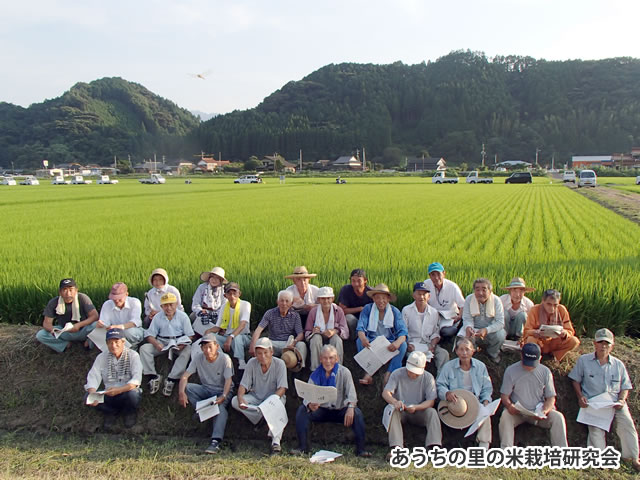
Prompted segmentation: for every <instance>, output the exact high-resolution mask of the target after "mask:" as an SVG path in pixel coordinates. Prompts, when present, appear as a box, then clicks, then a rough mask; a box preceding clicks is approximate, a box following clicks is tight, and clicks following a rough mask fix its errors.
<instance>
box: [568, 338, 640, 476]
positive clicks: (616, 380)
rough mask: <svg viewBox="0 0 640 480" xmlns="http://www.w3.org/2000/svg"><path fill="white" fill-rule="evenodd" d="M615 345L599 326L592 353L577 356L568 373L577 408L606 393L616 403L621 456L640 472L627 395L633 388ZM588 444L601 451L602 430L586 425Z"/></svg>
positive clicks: (604, 441) (586, 405)
mask: <svg viewBox="0 0 640 480" xmlns="http://www.w3.org/2000/svg"><path fill="white" fill-rule="evenodd" d="M613 345H614V337H613V333H612V332H611V331H610V330H608V329H606V328H601V329H600V330H598V331H597V332H596V335H595V341H594V347H595V353H587V354H585V355H582V356H580V358H578V361H577V362H576V365H575V366H574V367H573V370H571V373H569V378H570V379H571V380H572V383H573V388H574V390H575V392H576V396H577V397H578V405H580V408H587V407H589V406H590V403H592V402H593V401H594V397H597V396H600V395H603V394H606V396H607V397H609V400H612V401H613V402H616V403H615V404H614V405H613V406H612V407H605V408H613V409H614V411H615V413H614V421H615V422H616V433H617V434H618V438H619V439H620V446H621V448H622V452H621V453H622V458H624V459H628V460H630V461H631V463H632V465H633V468H635V469H636V470H638V471H640V462H639V461H638V433H637V431H636V427H635V425H634V423H633V418H631V413H630V412H629V406H628V405H627V397H628V396H629V392H630V391H631V389H632V388H633V386H632V385H631V380H630V379H629V374H628V373H627V368H626V367H625V365H624V363H622V361H620V360H619V359H618V358H616V357H614V356H613V355H611V351H612V349H613ZM587 446H589V447H596V448H599V449H601V450H603V449H604V448H605V447H606V438H605V430H603V429H602V428H598V427H596V426H593V425H589V436H588V437H587Z"/></svg>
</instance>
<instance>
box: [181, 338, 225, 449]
mask: <svg viewBox="0 0 640 480" xmlns="http://www.w3.org/2000/svg"><path fill="white" fill-rule="evenodd" d="M200 348H201V350H202V353H200V354H198V355H195V356H194V357H193V359H192V360H191V363H190V364H189V368H187V370H186V371H185V372H184V373H183V374H182V377H180V384H179V385H178V403H180V405H182V406H183V407H186V406H187V404H188V403H190V404H191V405H193V408H196V404H197V403H198V402H199V401H200V400H206V399H207V398H211V397H213V396H215V397H216V403H217V404H218V408H219V409H220V413H218V415H216V416H214V417H213V431H212V432H211V443H210V444H209V446H208V447H207V449H206V450H205V453H210V454H215V453H218V452H219V451H220V443H221V442H222V439H223V438H224V430H225V428H226V426H227V417H228V415H229V413H228V412H227V407H228V406H229V402H231V390H232V388H233V382H232V378H233V363H232V362H231V358H229V355H227V354H225V353H222V352H220V347H219V346H218V342H217V340H216V336H215V335H214V334H213V333H208V334H207V335H205V336H204V337H202V340H201V342H200ZM194 373H197V374H198V378H199V379H200V384H201V385H198V384H197V383H187V382H188V381H189V377H190V376H191V375H192V374H194Z"/></svg>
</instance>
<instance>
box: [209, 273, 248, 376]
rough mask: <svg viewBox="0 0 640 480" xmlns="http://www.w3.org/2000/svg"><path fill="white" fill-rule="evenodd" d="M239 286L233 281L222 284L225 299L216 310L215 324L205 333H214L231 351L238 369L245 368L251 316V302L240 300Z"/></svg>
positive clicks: (225, 349) (225, 347)
mask: <svg viewBox="0 0 640 480" xmlns="http://www.w3.org/2000/svg"><path fill="white" fill-rule="evenodd" d="M240 295H242V292H241V291H240V286H239V285H238V284H237V283H235V282H231V283H227V284H226V285H225V286H224V297H225V298H226V299H227V301H226V302H224V303H223V304H222V307H221V308H220V311H219V312H218V320H217V321H216V324H215V326H213V327H211V328H210V329H208V330H207V331H206V332H205V333H213V334H215V337H216V340H217V341H218V343H219V344H220V346H221V347H222V349H223V350H224V351H225V352H226V353H233V358H236V359H238V369H239V370H244V368H245V365H246V363H245V354H244V349H245V347H247V346H249V344H250V343H251V337H250V336H249V320H250V317H251V304H250V303H249V302H247V301H245V300H240Z"/></svg>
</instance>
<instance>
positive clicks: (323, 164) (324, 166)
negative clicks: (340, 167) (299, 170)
mask: <svg viewBox="0 0 640 480" xmlns="http://www.w3.org/2000/svg"><path fill="white" fill-rule="evenodd" d="M330 166H331V160H326V159H325V160H318V161H317V162H314V163H313V165H311V168H312V169H314V170H328V169H329V167H330Z"/></svg>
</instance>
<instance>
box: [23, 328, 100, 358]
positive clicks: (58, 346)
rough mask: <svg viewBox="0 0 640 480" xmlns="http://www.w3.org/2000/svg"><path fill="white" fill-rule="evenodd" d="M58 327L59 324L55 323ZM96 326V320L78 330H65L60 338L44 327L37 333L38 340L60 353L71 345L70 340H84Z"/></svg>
mask: <svg viewBox="0 0 640 480" xmlns="http://www.w3.org/2000/svg"><path fill="white" fill-rule="evenodd" d="M55 326H56V327H57V326H58V325H55ZM94 328H96V322H93V323H91V324H89V325H85V326H84V327H82V328H81V329H80V330H78V331H77V332H73V333H71V332H64V333H63V334H62V335H60V336H59V337H58V338H56V337H55V336H54V335H53V333H50V332H48V331H46V330H45V329H44V328H43V329H42V330H39V331H38V333H36V338H37V339H38V341H39V342H40V343H42V344H44V345H46V346H47V347H49V348H52V349H54V350H55V351H56V352H58V353H62V352H64V351H65V349H66V348H67V345H69V342H84V341H85V340H86V339H87V335H89V334H90V333H91V332H92V331H93V329H94Z"/></svg>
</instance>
